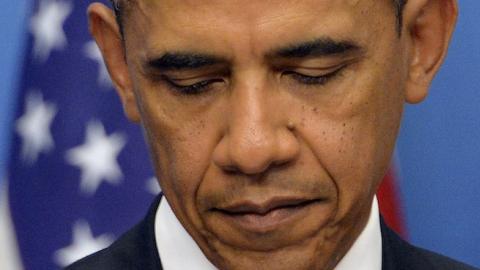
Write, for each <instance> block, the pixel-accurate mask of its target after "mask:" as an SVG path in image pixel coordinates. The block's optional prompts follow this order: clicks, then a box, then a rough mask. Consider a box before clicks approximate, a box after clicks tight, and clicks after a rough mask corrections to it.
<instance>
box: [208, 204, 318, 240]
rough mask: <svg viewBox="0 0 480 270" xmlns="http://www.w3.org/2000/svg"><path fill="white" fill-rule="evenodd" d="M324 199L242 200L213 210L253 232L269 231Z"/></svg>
mask: <svg viewBox="0 0 480 270" xmlns="http://www.w3.org/2000/svg"><path fill="white" fill-rule="evenodd" d="M322 202H325V200H322V199H304V198H272V199H269V200H266V201H263V202H252V201H241V202H238V203H234V204H231V205H228V206H225V207H221V208H214V209H213V210H214V211H216V212H218V213H220V215H222V216H223V217H224V218H225V219H226V220H227V222H230V223H233V225H234V226H235V227H240V228H241V229H242V230H246V231H249V232H253V233H268V232H271V231H274V230H276V229H278V228H279V227H281V226H282V225H286V224H287V223H290V222H292V221H294V220H299V219H301V218H302V216H305V215H307V214H308V211H310V210H311V209H312V208H314V207H315V206H317V205H320V204H322Z"/></svg>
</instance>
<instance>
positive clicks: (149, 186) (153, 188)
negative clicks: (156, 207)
mask: <svg viewBox="0 0 480 270" xmlns="http://www.w3.org/2000/svg"><path fill="white" fill-rule="evenodd" d="M145 189H146V190H147V191H148V192H150V193H151V194H152V195H158V194H159V193H160V192H162V189H161V188H160V185H159V184H158V181H157V178H156V177H151V178H149V179H148V180H147V183H146V184H145Z"/></svg>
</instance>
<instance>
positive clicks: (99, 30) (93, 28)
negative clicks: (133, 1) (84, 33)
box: [88, 3, 140, 122]
mask: <svg viewBox="0 0 480 270" xmlns="http://www.w3.org/2000/svg"><path fill="white" fill-rule="evenodd" d="M88 20H89V25H90V33H91V34H92V36H93V38H94V39H95V41H96V43H97V45H98V47H99V48H100V51H101V52H102V56H103V59H104V61H105V65H106V66H107V69H108V72H109V73H110V77H111V78H112V82H113V84H114V86H115V89H116V90H117V93H118V95H119V96H120V99H121V101H122V104H123V109H124V111H125V114H126V115H127V117H128V118H129V119H130V120H131V121H133V122H139V121H140V114H139V111H138V107H137V104H136V102H135V94H134V91H133V85H132V82H131V79H130V76H129V73H128V66H127V62H126V57H125V51H124V44H123V41H122V37H121V35H120V30H119V27H118V24H117V22H116V19H115V14H114V13H113V11H112V10H111V9H110V8H108V7H107V6H105V5H103V4H100V3H94V4H91V5H90V6H89V7H88Z"/></svg>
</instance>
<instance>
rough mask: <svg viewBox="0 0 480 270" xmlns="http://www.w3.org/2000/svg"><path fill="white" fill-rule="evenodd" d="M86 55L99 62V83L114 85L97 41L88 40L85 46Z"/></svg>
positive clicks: (107, 85)
mask: <svg viewBox="0 0 480 270" xmlns="http://www.w3.org/2000/svg"><path fill="white" fill-rule="evenodd" d="M84 52H85V55H86V56H87V57H88V58H90V59H92V60H94V61H95V62H97V64H98V77H97V81H98V84H100V85H101V86H106V87H109V86H111V85H112V81H111V80H110V75H109V74H108V70H107V66H106V65H105V62H104V61H103V57H102V54H101V53H100V49H99V48H98V46H97V43H95V41H90V42H87V43H86V44H85V46H84Z"/></svg>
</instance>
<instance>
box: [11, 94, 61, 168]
mask: <svg viewBox="0 0 480 270" xmlns="http://www.w3.org/2000/svg"><path fill="white" fill-rule="evenodd" d="M25 107H26V108H25V113H24V114H23V115H22V117H20V118H19V119H18V120H17V123H16V130H17V132H18V134H19V135H20V137H21V138H22V157H23V160H24V161H26V162H27V163H29V164H33V163H35V162H36V161H37V158H38V155H39V154H40V153H48V152H49V151H50V150H52V149H53V147H54V143H53V139H52V134H51V133H50V126H51V124H52V121H53V119H54V118H55V115H56V114H57V109H56V107H55V105H53V104H51V103H48V102H44V101H43V97H42V94H41V93H40V92H37V91H31V92H30V93H28V94H27V97H26V105H25Z"/></svg>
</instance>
